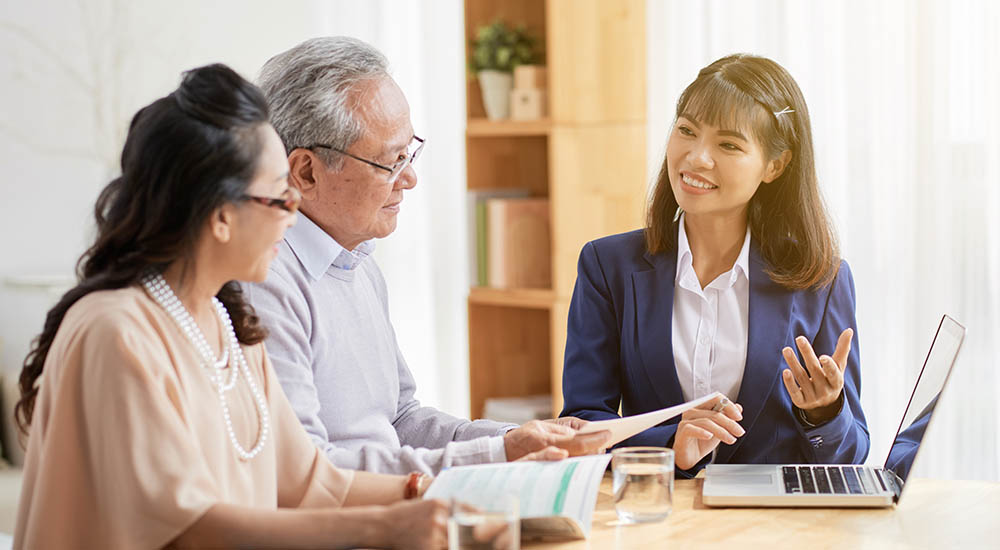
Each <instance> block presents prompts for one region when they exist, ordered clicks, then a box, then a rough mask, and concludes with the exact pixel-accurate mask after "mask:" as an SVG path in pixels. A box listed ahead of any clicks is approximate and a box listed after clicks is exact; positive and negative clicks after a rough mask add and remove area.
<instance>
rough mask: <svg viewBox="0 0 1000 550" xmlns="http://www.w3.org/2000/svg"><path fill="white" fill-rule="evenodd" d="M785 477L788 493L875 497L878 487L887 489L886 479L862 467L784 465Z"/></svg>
mask: <svg viewBox="0 0 1000 550" xmlns="http://www.w3.org/2000/svg"><path fill="white" fill-rule="evenodd" d="M781 476H782V480H783V481H784V484H785V492H786V493H803V494H823V495H833V494H840V495H846V494H852V495H863V494H868V495H873V494H876V493H878V492H880V491H879V490H878V487H881V488H882V490H883V491H884V490H885V485H884V484H883V483H882V480H881V479H879V477H878V476H877V475H876V476H874V479H873V476H872V475H871V471H870V470H867V469H865V468H864V467H862V466H783V467H782V468H781ZM876 480H877V482H878V486H876Z"/></svg>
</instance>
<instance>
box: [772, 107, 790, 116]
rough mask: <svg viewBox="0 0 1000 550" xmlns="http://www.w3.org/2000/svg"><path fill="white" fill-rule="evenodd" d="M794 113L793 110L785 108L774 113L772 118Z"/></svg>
mask: <svg viewBox="0 0 1000 550" xmlns="http://www.w3.org/2000/svg"><path fill="white" fill-rule="evenodd" d="M794 112H795V109H792V108H791V107H785V108H784V109H782V110H780V111H777V112H776V113H774V117H775V118H778V117H779V116H781V115H783V114H786V113H794Z"/></svg>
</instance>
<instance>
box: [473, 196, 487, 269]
mask: <svg viewBox="0 0 1000 550" xmlns="http://www.w3.org/2000/svg"><path fill="white" fill-rule="evenodd" d="M488 261H489V259H488V258H487V254H486V200H485V199H480V200H478V201H476V266H477V269H476V283H477V284H478V285H479V286H487V285H489V278H488V276H487V274H488V273H489V271H488V267H489V264H488V263H487V262H488Z"/></svg>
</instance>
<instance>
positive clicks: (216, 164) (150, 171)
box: [15, 65, 268, 434]
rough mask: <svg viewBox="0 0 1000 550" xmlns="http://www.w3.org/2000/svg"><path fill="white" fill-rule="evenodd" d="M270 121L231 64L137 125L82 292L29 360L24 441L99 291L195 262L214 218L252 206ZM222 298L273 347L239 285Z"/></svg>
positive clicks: (87, 259) (206, 74)
mask: <svg viewBox="0 0 1000 550" xmlns="http://www.w3.org/2000/svg"><path fill="white" fill-rule="evenodd" d="M267 121H268V110H267V102H266V101H265V100H264V97H263V95H261V93H260V91H259V90H258V89H257V88H256V87H255V86H253V85H252V84H250V83H249V82H247V81H246V80H244V79H243V78H242V77H240V76H239V75H238V74H236V73H235V72H234V71H233V70H232V69H230V68H228V67H226V66H225V65H209V66H206V67H201V68H199V69H194V70H191V71H188V72H187V73H185V75H184V78H183V81H182V82H181V85H180V87H178V88H177V90H175V91H174V92H173V93H171V94H170V95H168V96H166V97H163V98H160V99H158V100H156V101H154V102H153V103H151V104H150V105H148V106H146V107H144V108H143V109H141V110H140V111H139V112H138V113H136V115H135V117H133V118H132V124H131V126H130V128H129V132H128V137H127V138H126V140H125V147H124V149H123V150H122V161H121V165H122V175H121V177H119V178H117V179H115V180H113V181H112V182H111V183H109V184H108V185H107V187H105V188H104V190H103V191H101V194H100V196H99V197H98V199H97V204H96V205H95V207H94V217H95V218H96V221H97V238H96V240H95V242H94V244H93V245H92V246H91V247H90V248H89V249H88V250H87V251H86V252H85V253H84V254H83V256H82V257H81V258H80V260H79V261H78V262H77V268H76V271H77V278H78V280H79V284H77V286H76V287H74V288H73V289H71V290H69V291H68V292H66V294H64V295H63V297H62V299H60V300H59V303H57V304H56V305H55V307H53V308H52V309H51V310H49V312H48V315H47V316H46V318H45V327H44V329H43V330H42V333H41V334H40V335H39V336H38V337H37V338H36V339H35V340H34V341H33V342H32V348H31V351H30V352H29V353H28V356H27V358H26V359H25V360H24V367H23V369H22V370H21V377H20V380H19V383H20V388H21V400H20V401H18V403H17V407H16V408H15V418H16V419H17V424H18V427H19V428H20V429H21V431H22V432H23V433H25V434H27V433H28V426H29V425H30V424H31V417H32V413H33V412H34V409H35V398H36V397H37V396H38V388H37V387H36V382H37V380H38V378H39V377H40V376H41V375H42V369H43V367H44V365H45V359H46V358H47V357H48V354H49V349H50V348H51V346H52V342H53V340H54V339H55V336H56V332H57V331H58V330H59V325H60V324H61V323H62V320H63V318H64V317H65V316H66V312H67V310H69V309H70V307H72V306H73V304H75V303H76V302H77V301H78V300H80V299H81V298H83V297H84V296H86V295H87V294H90V293H91V292H96V291H99V290H109V289H117V288H124V287H127V286H130V285H133V284H136V283H137V282H138V281H139V279H141V278H142V276H143V275H145V274H146V273H147V272H149V271H162V270H163V269H164V268H166V266H168V265H170V264H171V263H173V262H174V261H177V260H182V259H187V258H190V254H191V251H192V249H193V247H194V243H195V241H196V240H197V238H198V237H199V235H200V232H201V229H202V227H203V226H204V222H205V220H207V219H208V217H209V216H210V215H211V213H212V212H213V211H214V210H215V209H216V208H218V207H219V206H221V205H222V204H224V203H226V202H236V201H240V200H242V198H243V197H244V194H245V193H246V188H247V186H248V185H249V184H250V181H251V180H252V178H253V176H254V172H255V171H256V170H257V159H258V158H259V156H260V152H261V150H262V148H263V143H262V140H261V139H260V138H259V133H258V132H257V129H258V128H259V127H260V126H261V125H263V124H267ZM216 297H217V298H218V299H219V300H220V301H222V303H223V304H224V305H225V306H226V308H227V309H228V310H229V315H230V317H231V318H232V321H233V328H234V329H235V331H236V337H237V338H238V339H239V341H240V342H242V343H243V344H247V345H251V344H256V343H257V342H260V341H261V340H263V339H264V337H265V336H266V332H265V331H264V329H263V328H262V327H261V326H260V324H259V319H258V318H257V316H256V315H255V314H254V312H253V309H252V308H251V307H250V305H249V304H247V303H246V301H245V300H244V298H243V294H242V292H241V291H240V287H239V286H238V285H237V284H236V283H235V282H233V281H230V282H229V283H227V284H226V285H224V286H223V287H222V289H221V290H220V291H219V293H218V294H217V295H216Z"/></svg>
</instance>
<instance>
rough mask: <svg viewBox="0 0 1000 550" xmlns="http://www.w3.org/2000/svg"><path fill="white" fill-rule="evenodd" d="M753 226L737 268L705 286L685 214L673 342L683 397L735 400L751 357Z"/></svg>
mask: <svg viewBox="0 0 1000 550" xmlns="http://www.w3.org/2000/svg"><path fill="white" fill-rule="evenodd" d="M749 258H750V229H749V227H748V228H747V233H746V237H745V238H744V239H743V248H742V249H741V250H740V255H739V257H738V258H737V259H736V263H735V264H733V267H732V268H731V269H730V270H729V271H727V272H725V273H723V274H722V275H719V276H718V277H716V278H715V280H714V281H712V282H711V283H709V284H708V286H706V287H705V288H704V289H702V288H701V284H700V283H699V282H698V275H697V274H696V273H695V271H694V265H693V263H692V254H691V246H690V244H689V243H688V238H687V231H685V229H684V215H683V214H681V219H680V230H679V231H678V235H677V276H676V278H675V279H674V309H673V322H672V325H671V333H672V334H671V341H672V343H673V349H674V365H675V366H676V368H677V378H678V380H679V381H680V384H681V390H682V391H683V392H684V399H685V400H688V401H689V400H691V399H696V398H698V397H701V396H703V395H708V394H709V393H712V392H714V391H719V392H722V393H723V394H724V395H725V396H727V397H728V398H729V399H731V400H733V401H736V397H737V396H738V395H739V393H740V383H741V382H742V381H743V370H744V368H745V367H746V362H747V330H748V326H749V325H748V321H747V316H748V310H749V302H750V278H749V273H750V272H749V270H748V267H747V266H748V264H749Z"/></svg>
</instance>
